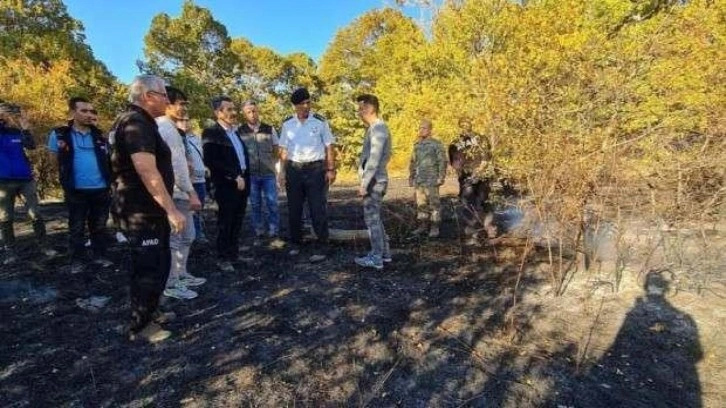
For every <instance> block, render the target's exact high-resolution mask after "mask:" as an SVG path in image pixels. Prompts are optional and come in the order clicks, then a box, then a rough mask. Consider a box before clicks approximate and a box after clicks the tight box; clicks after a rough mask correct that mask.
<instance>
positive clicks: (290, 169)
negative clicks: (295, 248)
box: [279, 112, 335, 243]
mask: <svg viewBox="0 0 726 408" xmlns="http://www.w3.org/2000/svg"><path fill="white" fill-rule="evenodd" d="M279 136H280V148H282V149H284V150H285V151H286V152H287V161H286V162H285V163H284V166H285V181H286V183H285V187H286V192H287V206H288V212H289V226H290V239H291V240H292V242H293V243H300V242H302V212H303V204H304V202H305V200H307V203H308V206H309V208H310V216H311V218H312V221H313V229H314V230H315V235H317V237H318V240H320V241H322V242H325V241H327V239H328V220H327V211H326V205H327V189H328V188H327V182H326V179H325V173H326V170H327V169H326V163H325V158H326V157H325V154H326V148H327V147H328V146H331V145H332V144H333V143H335V137H334V136H333V133H332V132H331V131H330V125H329V124H328V121H327V120H326V119H325V118H324V117H322V116H321V115H318V114H317V113H312V112H311V113H310V114H309V115H308V118H307V119H306V120H305V121H301V120H300V119H298V118H297V116H290V117H288V118H286V119H285V120H284V121H283V123H282V126H281V128H280V135H279Z"/></svg>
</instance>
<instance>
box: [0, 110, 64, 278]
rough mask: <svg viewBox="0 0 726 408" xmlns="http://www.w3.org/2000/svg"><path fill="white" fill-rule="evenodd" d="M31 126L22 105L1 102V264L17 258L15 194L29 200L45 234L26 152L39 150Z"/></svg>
mask: <svg viewBox="0 0 726 408" xmlns="http://www.w3.org/2000/svg"><path fill="white" fill-rule="evenodd" d="M29 125H30V124H29V122H28V120H27V118H26V117H25V116H24V115H23V114H22V112H21V109H20V107H19V106H17V105H13V104H9V103H3V102H1V101H0V263H2V264H3V265H8V264H11V263H13V262H15V261H16V260H17V252H16V251H15V232H14V231H13V221H14V219H15V197H17V196H18V195H22V196H23V198H24V199H25V203H26V205H27V208H28V216H29V217H30V219H31V220H33V231H34V232H35V236H36V237H37V238H38V241H42V239H43V238H44V237H45V222H44V221H43V219H42V217H41V216H40V213H39V212H38V194H37V192H36V187H35V181H34V180H33V168H32V166H31V165H30V160H28V156H27V155H26V154H25V149H29V150H32V149H35V141H34V140H33V135H32V134H31V133H30V131H29V130H28V128H29ZM39 243H40V242H39ZM51 252H52V251H46V254H47V255H52V253H51Z"/></svg>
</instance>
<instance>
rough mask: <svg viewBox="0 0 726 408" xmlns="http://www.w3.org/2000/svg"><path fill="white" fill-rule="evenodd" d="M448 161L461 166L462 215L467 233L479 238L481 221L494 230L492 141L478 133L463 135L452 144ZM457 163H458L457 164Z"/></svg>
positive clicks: (459, 177)
mask: <svg viewBox="0 0 726 408" xmlns="http://www.w3.org/2000/svg"><path fill="white" fill-rule="evenodd" d="M449 160H450V161H451V165H452V167H455V168H456V167H458V168H457V169H456V171H457V177H458V179H459V198H460V200H461V208H460V215H461V217H462V219H463V220H464V224H465V229H464V233H465V234H466V235H467V236H470V237H471V238H473V239H474V240H475V239H476V235H477V230H478V229H479V221H480V220H481V217H482V214H483V217H484V219H483V222H482V224H484V226H485V227H486V229H487V231H488V233H489V234H490V235H492V232H491V222H492V220H493V213H492V208H491V205H490V204H489V194H490V193H491V182H492V178H493V176H494V174H493V167H492V162H491V146H490V145H489V141H488V140H487V139H486V138H484V137H482V136H479V135H476V134H462V135H460V136H459V138H458V139H457V140H456V141H455V142H453V143H452V144H451V145H449ZM457 165H458V166H457Z"/></svg>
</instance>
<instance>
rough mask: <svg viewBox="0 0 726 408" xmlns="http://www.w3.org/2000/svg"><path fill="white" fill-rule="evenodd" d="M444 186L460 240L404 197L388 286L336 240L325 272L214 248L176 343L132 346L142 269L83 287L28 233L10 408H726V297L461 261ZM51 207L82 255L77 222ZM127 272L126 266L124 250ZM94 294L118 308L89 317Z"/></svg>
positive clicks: (11, 337)
mask: <svg viewBox="0 0 726 408" xmlns="http://www.w3.org/2000/svg"><path fill="white" fill-rule="evenodd" d="M444 190H445V192H446V193H448V194H449V195H448V196H447V197H446V199H445V200H444V208H445V218H446V221H445V223H444V228H443V233H442V237H441V238H440V239H436V240H429V239H410V236H409V234H408V232H409V231H410V230H411V229H412V225H413V218H414V209H413V207H412V200H411V194H412V192H411V190H410V189H408V188H407V187H405V186H404V185H403V184H402V183H395V184H394V185H393V186H392V188H391V190H390V193H389V194H388V196H387V197H386V202H385V214H384V220H385V223H386V226H387V228H388V232H389V234H390V235H391V239H392V247H393V248H394V261H393V263H392V264H390V265H387V267H386V269H385V270H383V271H374V270H364V269H361V268H358V267H356V266H355V264H353V262H352V260H353V257H354V256H355V255H357V254H362V253H365V252H366V251H367V249H368V246H367V242H350V243H345V244H334V245H333V247H332V250H331V254H330V255H331V256H330V257H329V259H328V260H326V261H324V262H322V263H318V264H311V263H309V262H307V257H306V256H305V255H306V254H308V253H307V252H306V250H304V251H303V254H301V255H300V256H297V257H290V256H288V255H287V252H286V251H284V250H283V251H279V250H277V251H276V250H271V249H268V248H259V249H258V248H251V249H248V250H247V251H245V252H241V254H242V255H243V257H242V260H241V261H240V262H239V264H238V267H239V268H238V269H239V270H240V271H239V272H237V273H234V274H222V273H220V272H219V271H218V270H217V269H216V268H215V266H214V264H215V255H214V251H213V248H209V247H195V248H194V251H193V254H192V257H191V261H190V262H191V263H190V271H191V272H192V273H193V274H195V275H199V276H204V277H206V278H208V283H207V284H206V285H204V286H202V287H200V288H199V293H200V296H199V297H198V298H197V299H194V300H191V301H177V300H167V301H165V302H164V303H165V304H164V306H165V308H167V309H170V310H173V311H175V312H176V313H177V314H178V318H177V319H176V320H175V321H174V322H172V323H170V324H168V325H167V327H168V328H169V329H170V330H172V331H173V333H174V336H173V338H171V339H170V340H167V341H166V342H164V343H162V344H160V345H157V346H151V345H145V344H138V343H130V342H128V341H127V340H126V339H125V338H124V337H123V336H121V335H120V334H119V332H120V330H121V328H122V327H123V324H124V323H125V322H126V318H127V316H128V314H129V311H128V304H127V287H128V285H127V282H128V278H127V273H126V272H124V271H123V270H120V269H119V268H118V267H116V268H109V269H95V270H93V269H89V270H88V271H87V272H85V273H84V274H78V275H71V274H70V273H69V272H68V271H67V269H66V264H67V259H66V258H65V257H64V256H60V257H56V258H54V259H50V260H48V259H45V258H43V257H42V256H40V255H37V254H35V251H34V250H35V248H34V247H33V246H32V244H31V241H30V240H29V236H28V234H29V231H30V226H29V224H27V223H22V224H21V225H20V226H19V229H18V231H20V234H21V245H22V246H23V247H24V251H25V257H24V259H23V260H22V262H20V263H18V264H16V265H13V266H12V267H8V266H2V267H0V268H2V271H1V272H0V314H1V315H0V324H1V326H0V344H2V348H1V349H0V407H25V406H28V407H45V406H49V407H107V406H122V407H141V406H155V407H156V406H158V407H165V406H183V407H220V406H265V407H285V406H310V407H320V406H355V407H390V406H401V407H459V406H464V407H469V406H471V407H530V406H531V407H535V406H544V407H558V408H559V407H609V408H612V407H702V406H704V407H714V408H715V407H723V406H726V389H725V388H724V386H723V384H724V383H726V367H725V365H726V341H724V335H723V329H722V328H723V327H724V325H725V324H726V299H725V298H724V295H726V291H724V288H723V287H718V286H714V287H713V288H712V289H713V290H712V291H708V292H704V293H702V294H695V293H690V292H684V291H678V292H677V291H669V292H667V293H666V295H665V296H658V295H655V294H651V295H650V296H647V295H646V294H645V293H644V291H643V285H642V284H643V279H642V276H636V274H635V273H629V272H627V271H626V273H625V276H624V278H623V283H622V285H621V289H620V291H618V292H617V293H613V292H612V291H611V290H610V289H609V288H608V287H607V285H605V286H602V285H593V284H592V282H593V279H592V276H590V275H588V272H581V273H580V274H579V275H578V276H577V277H576V279H575V280H574V281H573V283H572V284H571V285H570V287H569V288H568V290H567V291H566V292H565V294H564V295H563V296H559V297H555V296H554V295H553V294H552V289H551V287H550V283H549V280H548V274H547V272H546V265H545V264H544V263H543V262H541V260H542V259H543V258H544V256H545V254H538V253H537V252H535V253H534V255H533V256H532V257H530V259H529V261H528V262H527V263H525V264H524V265H522V264H521V259H522V252H523V251H524V247H523V246H522V245H521V244H519V243H517V242H516V241H515V240H512V241H506V240H505V241H503V242H502V243H501V244H499V245H497V246H496V247H484V246H480V247H473V248H471V247H466V246H464V245H462V239H461V238H460V235H459V233H458V230H459V226H458V225H457V222H456V217H454V212H453V208H454V205H455V204H454V200H453V198H454V197H453V192H454V191H455V186H454V182H452V181H448V182H447V185H446V188H445V189H444ZM44 207H45V210H46V214H47V215H48V218H49V225H50V226H51V229H50V233H51V236H50V239H51V242H52V243H53V245H54V246H56V247H57V248H58V249H64V247H65V242H66V239H67V235H66V229H65V224H64V222H65V219H64V216H65V215H64V214H65V212H64V210H63V206H62V205H61V204H46V205H45V206H44ZM281 208H282V209H284V208H285V206H284V204H282V205H281ZM283 215H284V211H283ZM205 216H206V217H207V226H208V231H209V232H210V235H211V236H214V222H213V220H214V214H213V212H212V211H207V213H206V214H205ZM285 219H286V218H285V217H283V220H285ZM330 220H331V221H330V222H331V227H334V228H343V229H356V228H357V229H360V228H363V216H362V209H361V208H360V201H359V200H358V199H357V198H356V197H355V191H354V189H352V188H345V187H336V188H334V189H333V190H332V191H331V199H330ZM284 222H285V221H283V224H284ZM246 231H249V228H248V227H247V228H246ZM720 234H721V235H720V236H718V237H716V238H719V239H723V238H724V236H723V235H724V231H721V232H720ZM250 243H251V240H250V239H246V240H245V245H250ZM244 249H247V248H244ZM111 256H112V259H113V260H114V261H116V262H117V265H118V264H120V259H121V249H120V248H119V247H116V248H114V250H113V252H112V253H111ZM520 267H521V270H522V273H521V274H520V273H519V271H520ZM92 295H96V296H109V297H111V300H110V302H109V303H108V304H107V305H106V306H105V307H103V308H101V309H100V311H98V312H96V313H92V312H89V311H86V310H84V309H81V308H79V307H78V306H77V304H76V299H77V298H87V297H90V296H92Z"/></svg>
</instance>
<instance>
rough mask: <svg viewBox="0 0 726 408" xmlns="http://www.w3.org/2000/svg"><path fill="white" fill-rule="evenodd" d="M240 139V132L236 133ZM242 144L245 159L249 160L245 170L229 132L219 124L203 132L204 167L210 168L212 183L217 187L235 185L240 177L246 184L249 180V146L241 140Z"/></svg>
mask: <svg viewBox="0 0 726 408" xmlns="http://www.w3.org/2000/svg"><path fill="white" fill-rule="evenodd" d="M235 134H236V135H237V137H239V132H238V131H237V132H235ZM240 143H242V147H243V150H244V155H245V158H246V159H247V168H245V169H244V170H241V169H240V163H239V159H238V158H237V153H236V152H235V150H234V146H232V142H231V141H230V140H229V138H228V137H227V132H226V131H225V130H224V128H223V127H222V126H221V125H220V124H219V123H215V124H214V126H211V127H208V128H206V129H204V131H203V132H202V150H203V151H204V165H205V166H207V168H209V173H210V178H211V180H212V183H214V184H216V185H225V184H228V185H229V184H235V183H236V182H235V179H236V178H237V177H238V176H242V177H244V179H245V182H246V184H248V185H249V183H247V180H249V176H250V172H249V161H250V160H249V157H250V156H249V154H248V153H247V146H245V144H244V142H243V141H242V139H241V138H240Z"/></svg>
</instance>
